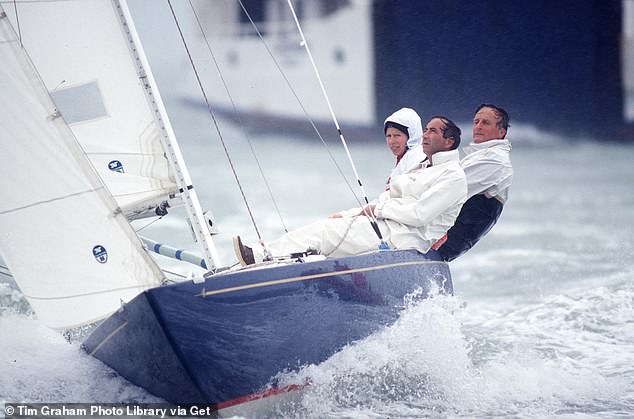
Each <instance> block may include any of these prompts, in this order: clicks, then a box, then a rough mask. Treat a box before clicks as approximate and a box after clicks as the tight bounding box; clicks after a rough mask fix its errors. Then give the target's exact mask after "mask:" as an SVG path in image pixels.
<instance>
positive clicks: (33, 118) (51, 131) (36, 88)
mask: <svg viewBox="0 0 634 419" xmlns="http://www.w3.org/2000/svg"><path fill="white" fill-rule="evenodd" d="M74 3H75V2H74ZM90 4H95V2H90ZM0 16H1V17H0V63H1V64H0V149H1V150H2V152H1V153H0V161H1V162H2V175H1V176H0V191H1V196H2V199H0V252H1V253H2V257H3V259H4V260H5V262H6V263H7V264H8V266H9V268H10V269H11V272H12V273H13V275H14V278H15V280H16V282H17V284H18V285H19V287H20V289H21V290H22V292H23V293H24V295H25V296H26V297H27V299H28V300H29V302H30V304H31V306H32V307H33V309H34V310H35V312H36V313H37V315H38V317H39V318H40V319H41V320H42V321H43V322H44V323H45V324H47V325H49V326H50V327H54V328H68V327H74V326H78V325H81V324H87V323H91V322H93V321H96V320H98V319H101V318H103V317H106V316H107V315H109V314H110V313H112V312H113V311H115V310H116V309H118V308H119V307H120V305H121V302H122V301H124V302H125V301H129V300H130V299H132V298H133V297H134V296H136V295H137V294H138V293H139V292H141V291H142V290H144V289H147V288H148V287H152V286H155V285H158V284H159V283H160V282H161V280H162V279H163V275H162V273H161V271H160V269H159V268H158V266H157V265H156V264H155V262H154V261H153V259H152V258H151V257H150V256H149V255H148V253H147V252H146V251H145V249H144V248H143V245H142V243H141V241H140V240H139V239H138V237H137V236H136V234H135V232H134V231H133V229H132V227H131V226H130V224H129V223H128V221H127V220H126V218H125V216H124V215H123V214H122V213H121V211H120V209H119V207H118V205H117V203H116V202H115V200H114V199H113V198H112V196H111V195H110V194H109V193H108V191H107V189H106V188H105V186H104V185H103V183H102V182H101V180H100V178H99V176H98V175H97V173H96V172H95V170H94V168H93V167H92V165H91V164H90V161H89V160H88V158H87V157H86V155H85V154H84V152H83V150H82V148H81V146H80V145H79V144H78V143H77V140H76V139H75V137H74V135H73V132H72V131H71V130H70V129H69V127H68V125H67V124H66V122H65V121H64V120H63V118H61V117H60V116H59V113H58V112H57V109H56V107H55V105H54V103H53V102H52V100H51V98H50V96H49V94H48V92H47V89H46V87H45V86H44V84H43V83H42V81H41V79H40V78H39V75H38V74H37V72H36V70H35V68H34V66H33V65H32V63H31V61H30V60H29V58H28V56H27V54H26V52H25V50H24V49H22V47H21V45H20V41H19V40H18V38H17V36H16V33H15V31H14V30H13V27H12V26H11V24H10V22H9V19H8V18H7V17H6V14H5V13H4V11H3V9H2V7H1V6H0Z"/></svg>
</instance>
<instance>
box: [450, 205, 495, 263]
mask: <svg viewBox="0 0 634 419" xmlns="http://www.w3.org/2000/svg"><path fill="white" fill-rule="evenodd" d="M502 207H503V205H502V203H501V202H500V201H498V200H497V199H495V198H487V197H486V196H484V195H474V196H472V197H471V198H469V199H468V200H467V202H465V203H464V205H463V206H462V209H461V210H460V214H459V215H458V218H457V219H456V223H455V224H454V225H453V227H451V228H450V229H449V231H448V232H447V241H446V242H445V243H444V244H443V245H442V246H441V247H440V248H439V249H438V252H439V253H440V255H441V256H442V258H443V260H446V261H452V260H454V259H455V258H457V257H458V256H460V255H461V254H463V253H465V252H466V251H467V250H469V249H471V248H472V247H473V246H474V245H475V244H476V243H477V242H478V240H480V239H481V238H482V236H484V235H485V234H487V233H488V232H489V230H491V228H492V227H493V226H494V225H495V223H496V222H497V220H498V218H500V214H501V213H502Z"/></svg>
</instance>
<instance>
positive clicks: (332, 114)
mask: <svg viewBox="0 0 634 419" xmlns="http://www.w3.org/2000/svg"><path fill="white" fill-rule="evenodd" d="M287 2H288V7H289V8H290V9H291V13H292V15H293V19H294V20H295V25H297V30H298V31H299V34H300V36H301V38H302V42H301V45H302V46H303V47H304V49H305V50H306V53H308V58H309V59H310V63H311V64H312V66H313V70H314V71H315V75H316V76H317V80H318V81H319V87H321V92H322V93H323V95H324V98H325V99H326V103H327V104H328V109H329V110H330V115H331V116H332V120H333V121H334V123H335V127H336V128H337V132H338V133H339V139H340V140H341V143H342V144H343V148H344V149H345V150H346V154H347V155H348V161H349V162H350V166H352V171H353V172H354V175H355V176H356V178H357V183H358V184H359V188H360V189H361V194H362V195H363V199H365V203H366V204H369V203H370V201H369V200H368V195H367V194H366V193H365V189H364V188H363V183H361V178H360V177H359V173H358V172H357V167H356V165H355V164H354V160H353V159H352V155H351V154H350V150H349V149H348V144H347V143H346V139H345V138H344V136H343V132H342V131H341V127H340V126H339V121H337V117H336V116H335V112H334V111H333V109H332V105H331V104H330V98H329V97H328V93H326V88H325V87H324V83H323V82H322V80H321V76H320V75H319V70H318V69H317V65H316V64H315V60H314V59H313V54H312V53H311V52H310V48H309V47H308V41H306V37H305V36H304V31H303V30H302V26H301V25H300V24H299V19H298V18H297V14H296V13H295V9H294V8H293V3H292V2H291V0H287ZM366 214H367V215H368V216H369V217H371V218H370V223H371V224H372V228H373V229H374V232H375V233H376V235H377V236H378V237H379V239H380V240H381V244H386V243H385V240H383V235H382V234H381V231H380V230H379V226H378V223H377V220H376V217H375V216H374V213H373V212H372V211H368V212H366Z"/></svg>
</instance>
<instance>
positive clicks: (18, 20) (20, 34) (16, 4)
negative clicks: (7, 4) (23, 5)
mask: <svg viewBox="0 0 634 419" xmlns="http://www.w3.org/2000/svg"><path fill="white" fill-rule="evenodd" d="M13 10H14V11H15V23H16V24H17V26H18V38H19V39H20V47H22V48H24V45H22V30H21V29H20V15H19V14H18V3H17V2H16V0H13Z"/></svg>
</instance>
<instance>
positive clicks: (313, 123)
mask: <svg viewBox="0 0 634 419" xmlns="http://www.w3.org/2000/svg"><path fill="white" fill-rule="evenodd" d="M238 3H240V7H241V8H242V11H243V12H244V14H245V16H246V17H247V19H249V22H251V26H253V29H254V30H255V33H256V34H257V35H258V37H259V38H260V41H261V42H262V45H264V48H265V49H266V51H267V52H268V54H269V56H270V57H271V60H273V63H274V64H275V66H276V68H277V70H278V71H279V72H280V74H281V75H282V78H283V79H284V81H285V83H286V85H287V86H288V88H289V90H290V91H291V93H292V94H293V96H294V97H295V100H296V101H297V103H298V105H299V107H300V108H301V110H302V112H303V113H304V116H306V119H307V120H308V122H309V123H310V125H311V127H312V128H313V131H315V133H316V134H317V137H319V140H320V141H321V143H322V144H323V146H324V148H325V149H326V151H327V152H328V155H329V156H330V159H331V160H332V162H333V164H334V165H335V167H336V168H337V170H338V171H339V174H341V177H342V178H343V180H344V182H345V183H346V185H348V188H349V189H350V192H352V195H353V196H354V199H355V200H356V201H357V203H358V204H359V206H363V204H362V203H361V200H360V199H359V197H358V196H357V194H356V193H355V191H354V188H353V187H352V185H351V184H350V182H349V181H348V178H347V177H346V175H345V174H344V173H343V170H342V169H341V166H340V165H339V163H337V159H335V156H334V155H333V154H332V152H331V151H330V147H328V144H327V143H326V141H325V140H324V137H323V136H322V135H321V133H320V132H319V129H317V126H316V125H315V122H314V121H313V119H312V118H311V116H310V114H309V113H308V111H307V110H306V107H305V106H304V103H303V102H302V100H301V99H300V98H299V95H298V94H297V92H296V91H295V89H294V88H293V85H292V83H291V82H290V80H289V78H288V77H287V76H286V73H285V72H284V70H283V69H282V66H281V65H280V63H279V62H278V61H277V59H276V58H275V55H274V54H273V52H272V50H271V48H270V47H269V45H268V44H267V43H266V40H264V37H263V36H262V33H261V32H260V30H259V29H258V27H257V25H256V24H255V22H254V21H253V19H252V18H251V15H250V14H249V12H248V11H247V9H246V7H245V6H244V4H243V3H242V0H238Z"/></svg>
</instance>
